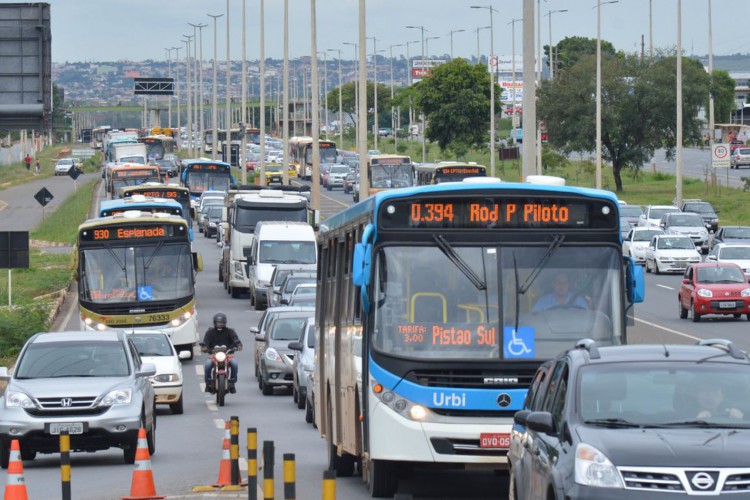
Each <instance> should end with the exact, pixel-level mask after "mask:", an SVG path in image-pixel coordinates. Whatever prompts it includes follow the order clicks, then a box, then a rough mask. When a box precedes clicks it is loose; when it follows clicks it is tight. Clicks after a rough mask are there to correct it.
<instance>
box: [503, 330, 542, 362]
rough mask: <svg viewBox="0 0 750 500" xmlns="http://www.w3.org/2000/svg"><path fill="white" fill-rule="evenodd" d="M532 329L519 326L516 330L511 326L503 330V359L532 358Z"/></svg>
mask: <svg viewBox="0 0 750 500" xmlns="http://www.w3.org/2000/svg"><path fill="white" fill-rule="evenodd" d="M534 350H535V348H534V328H533V327H530V326H520V327H518V330H516V329H515V328H513V327H512V326H506V327H505V328H504V329H503V357H504V358H533V357H534V356H535V353H534Z"/></svg>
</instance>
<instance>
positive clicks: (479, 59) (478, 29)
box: [474, 26, 490, 64]
mask: <svg viewBox="0 0 750 500" xmlns="http://www.w3.org/2000/svg"><path fill="white" fill-rule="evenodd" d="M488 29H490V27H489V26H482V27H479V28H477V29H475V30H474V33H476V34H477V64H479V61H481V59H482V52H481V51H480V48H479V33H480V32H481V31H482V30H488Z"/></svg>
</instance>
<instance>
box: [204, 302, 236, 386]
mask: <svg viewBox="0 0 750 500" xmlns="http://www.w3.org/2000/svg"><path fill="white" fill-rule="evenodd" d="M217 345H224V346H227V348H230V349H231V348H234V350H236V351H241V350H242V342H241V341H240V338H239V337H238V336H237V332H235V331H234V330H233V329H232V328H229V327H227V315H226V314H224V313H223V312H217V313H216V314H214V326H213V328H209V329H208V330H206V335H205V336H204V337H203V342H202V343H201V351H203V352H208V353H211V352H213V350H214V347H216V346H217ZM212 367H213V362H212V361H211V359H210V358H209V359H206V362H205V363H203V380H204V381H205V383H206V392H210V393H213V392H214V384H213V383H212V380H211V369H212ZM229 372H230V373H229V392H231V393H234V392H236V391H235V388H234V384H235V382H237V360H235V359H234V358H232V359H230V360H229Z"/></svg>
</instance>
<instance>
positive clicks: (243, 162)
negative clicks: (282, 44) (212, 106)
mask: <svg viewBox="0 0 750 500" xmlns="http://www.w3.org/2000/svg"><path fill="white" fill-rule="evenodd" d="M245 4H246V0H242V90H241V92H242V95H241V96H240V102H241V104H240V105H241V106H242V123H241V124H240V154H239V159H238V161H239V164H240V165H239V167H240V172H242V184H247V156H246V153H245V150H246V148H247V133H246V130H247V36H246V29H247V16H246V14H245Z"/></svg>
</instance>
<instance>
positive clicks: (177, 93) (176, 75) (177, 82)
mask: <svg viewBox="0 0 750 500" xmlns="http://www.w3.org/2000/svg"><path fill="white" fill-rule="evenodd" d="M180 49H182V47H172V50H174V51H175V52H176V54H175V59H174V95H175V97H176V98H177V137H179V138H180V142H179V144H180V148H182V126H181V125H180Z"/></svg>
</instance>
